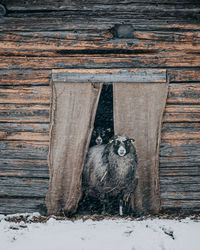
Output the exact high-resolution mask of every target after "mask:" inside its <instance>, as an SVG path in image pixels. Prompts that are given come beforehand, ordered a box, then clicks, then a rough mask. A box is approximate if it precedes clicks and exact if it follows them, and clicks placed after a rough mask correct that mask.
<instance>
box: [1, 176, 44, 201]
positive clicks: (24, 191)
mask: <svg viewBox="0 0 200 250" xmlns="http://www.w3.org/2000/svg"><path fill="white" fill-rule="evenodd" d="M13 183H14V184H15V188H13ZM47 189H48V179H43V178H17V177H10V176H0V197H9V196H16V194H17V196H18V197H27V198H30V197H33V198H44V196H45V194H46V192H47Z"/></svg>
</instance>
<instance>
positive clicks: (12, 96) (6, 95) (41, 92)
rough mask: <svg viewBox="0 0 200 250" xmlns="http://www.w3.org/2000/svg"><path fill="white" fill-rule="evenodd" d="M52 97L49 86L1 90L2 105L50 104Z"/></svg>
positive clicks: (16, 87) (17, 87) (0, 99)
mask: <svg viewBox="0 0 200 250" xmlns="http://www.w3.org/2000/svg"><path fill="white" fill-rule="evenodd" d="M50 96H51V89H50V87H49V86H40V87H39V86H35V87H24V86H15V87H9V86H7V87H6V88H5V87H4V88H1V89H0V103H8V104H11V103H18V104H20V103H21V104H31V103H35V104H50ZM36 108H37V107H36Z"/></svg>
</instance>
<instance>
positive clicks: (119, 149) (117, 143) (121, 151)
mask: <svg viewBox="0 0 200 250" xmlns="http://www.w3.org/2000/svg"><path fill="white" fill-rule="evenodd" d="M113 143H114V145H113V147H114V153H115V154H117V155H119V156H121V157H123V156H125V155H127V154H128V153H129V152H130V147H131V139H126V140H123V141H122V140H118V139H115V140H114V142H113Z"/></svg>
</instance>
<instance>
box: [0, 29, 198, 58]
mask: <svg viewBox="0 0 200 250" xmlns="http://www.w3.org/2000/svg"><path fill="white" fill-rule="evenodd" d="M93 33H94V34H93ZM131 36H132V38H131V39H130V38H126V39H125V38H123V39H120V38H116V37H114V34H113V32H112V31H111V30H110V31H109V30H98V31H97V30H75V31H74V32H73V31H71V30H70V31H62V32H58V31H56V32H55V31H54V32H47V31H43V32H12V33H6V32H3V33H1V34H0V40H1V42H0V55H7V54H8V55H15V56H16V55H18V56H19V55H21V56H22V55H24V56H25V55H27V56H33V55H34V56H45V54H46V55H48V56H59V54H62V53H64V52H65V53H67V51H68V53H72V50H74V51H75V50H92V49H101V50H102V49H104V50H111V49H112V50H114V49H115V50H116V49H118V50H119V49H121V50H122V49H124V50H129V51H130V52H131V51H132V52H133V53H134V54H137V53H142V51H144V52H143V53H151V52H152V51H154V52H156V53H158V52H159V51H163V48H164V51H168V52H170V53H172V54H173V53H175V52H178V51H179V52H183V51H184V53H185V52H188V53H192V52H193V53H197V52H198V50H199V49H200V32H197V31H195V32H184V33H183V32H167V31H166V32H155V31H154V32H153V31H151V32H144V31H143V32H142V31H133V32H132V34H131ZM113 37H114V39H113ZM45 51H46V52H45Z"/></svg>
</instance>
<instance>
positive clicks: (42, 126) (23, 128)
mask: <svg viewBox="0 0 200 250" xmlns="http://www.w3.org/2000/svg"><path fill="white" fill-rule="evenodd" d="M0 114H1V112H0ZM8 121H9V119H6V122H0V133H1V132H7V133H8V134H10V133H15V132H32V133H42V134H44V135H45V134H47V135H48V134H49V128H50V124H49V123H24V121H23V122H20V121H21V119H20V121H19V122H8ZM38 122H41V119H40V120H38Z"/></svg>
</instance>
